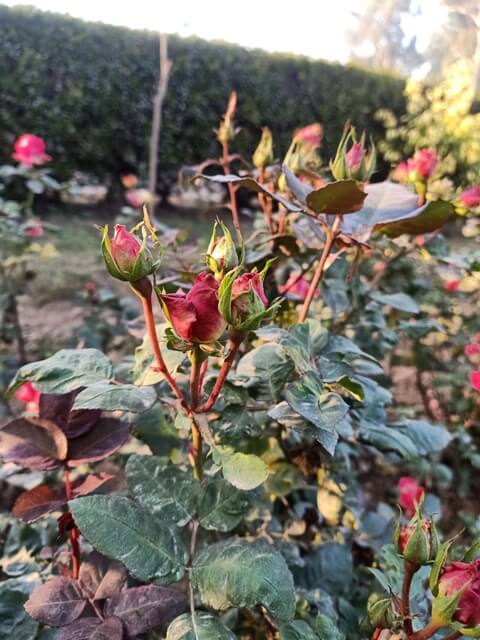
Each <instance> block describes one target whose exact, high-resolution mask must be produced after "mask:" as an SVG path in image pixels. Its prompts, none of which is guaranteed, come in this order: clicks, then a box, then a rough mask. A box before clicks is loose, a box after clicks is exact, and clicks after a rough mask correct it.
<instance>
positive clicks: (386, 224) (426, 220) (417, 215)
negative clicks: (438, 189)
mask: <svg viewBox="0 0 480 640" xmlns="http://www.w3.org/2000/svg"><path fill="white" fill-rule="evenodd" d="M454 217H455V210H454V208H453V205H452V204H450V202H445V201H443V200H435V201H434V202H429V203H428V204H426V205H424V206H423V207H420V208H419V209H415V210H414V211H412V212H411V213H408V214H406V215H405V216H404V217H403V218H398V219H391V220H383V221H382V222H380V223H378V224H376V225H375V226H374V231H379V232H381V233H384V234H386V235H387V236H389V237H390V238H397V237H398V236H401V235H402V234H404V233H407V234H409V235H421V234H423V233H431V232H432V231H436V230H437V229H440V228H441V227H443V225H444V224H446V223H447V222H448V221H449V220H452V219H453V218H454Z"/></svg>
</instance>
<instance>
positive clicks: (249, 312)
mask: <svg viewBox="0 0 480 640" xmlns="http://www.w3.org/2000/svg"><path fill="white" fill-rule="evenodd" d="M267 307H268V300H267V297H266V296H265V292H264V290H263V281H262V279H261V278H260V274H259V273H244V274H243V275H241V276H238V278H237V279H236V280H235V282H234V283H233V287H232V302H231V314H232V325H233V326H234V327H236V326H237V325H241V324H242V323H243V322H245V321H246V320H248V319H249V318H251V317H253V316H255V315H257V314H258V313H262V312H263V311H265V309H266V308H267Z"/></svg>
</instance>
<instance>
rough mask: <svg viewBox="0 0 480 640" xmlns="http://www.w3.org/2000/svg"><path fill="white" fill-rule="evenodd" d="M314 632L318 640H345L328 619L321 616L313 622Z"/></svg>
mask: <svg viewBox="0 0 480 640" xmlns="http://www.w3.org/2000/svg"><path fill="white" fill-rule="evenodd" d="M315 631H316V632H317V634H318V637H319V640H345V636H344V634H343V633H341V632H340V631H339V630H338V629H337V627H336V626H335V625H334V623H333V622H332V621H331V620H330V618H327V616H324V615H323V614H320V615H319V616H318V618H317V619H316V620H315Z"/></svg>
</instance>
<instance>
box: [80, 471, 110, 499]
mask: <svg viewBox="0 0 480 640" xmlns="http://www.w3.org/2000/svg"><path fill="white" fill-rule="evenodd" d="M114 479H115V476H112V475H111V474H110V473H98V474H96V475H93V474H92V475H90V476H82V477H81V478H78V479H77V480H75V482H73V484H72V493H73V497H74V498H79V497H80V496H88V495H90V494H91V493H94V492H95V491H97V490H98V489H100V488H102V493H103V491H104V490H105V489H106V488H107V487H105V485H106V484H107V483H109V482H110V481H111V480H114Z"/></svg>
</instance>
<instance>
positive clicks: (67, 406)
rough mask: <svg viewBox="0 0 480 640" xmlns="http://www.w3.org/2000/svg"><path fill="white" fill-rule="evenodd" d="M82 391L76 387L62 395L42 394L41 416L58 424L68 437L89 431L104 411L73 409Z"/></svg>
mask: <svg viewBox="0 0 480 640" xmlns="http://www.w3.org/2000/svg"><path fill="white" fill-rule="evenodd" d="M80 391H81V389H76V390H75V391H72V392H71V393H64V394H61V395H53V394H50V393H42V395H41V396H40V409H39V413H40V417H41V418H44V419H46V420H51V421H52V422H54V423H55V424H56V425H58V426H59V427H60V429H62V431H64V433H65V434H66V436H67V438H77V437H78V436H81V435H83V434H84V433H87V431H89V430H90V429H91V428H92V427H93V425H94V424H95V423H96V422H98V420H99V419H100V416H101V413H102V412H101V411H100V410H99V409H85V410H80V411H72V407H73V403H74V402H75V398H76V397H77V395H78V394H79V393H80Z"/></svg>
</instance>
